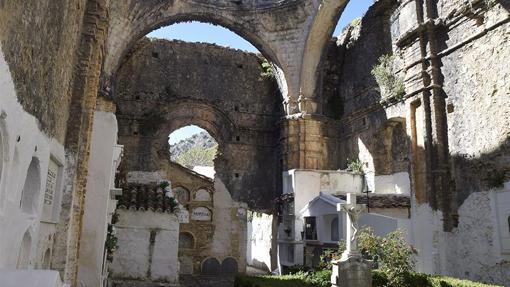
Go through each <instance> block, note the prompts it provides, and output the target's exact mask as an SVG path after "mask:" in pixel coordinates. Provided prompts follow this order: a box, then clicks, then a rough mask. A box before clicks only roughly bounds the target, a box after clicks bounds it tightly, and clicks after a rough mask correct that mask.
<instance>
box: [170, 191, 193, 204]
mask: <svg viewBox="0 0 510 287" xmlns="http://www.w3.org/2000/svg"><path fill="white" fill-rule="evenodd" d="M173 191H174V194H175V198H177V201H179V203H181V204H182V205H185V204H187V203H189V201H190V192H189V190H187V189H186V188H184V187H182V186H178V187H175V188H173Z"/></svg>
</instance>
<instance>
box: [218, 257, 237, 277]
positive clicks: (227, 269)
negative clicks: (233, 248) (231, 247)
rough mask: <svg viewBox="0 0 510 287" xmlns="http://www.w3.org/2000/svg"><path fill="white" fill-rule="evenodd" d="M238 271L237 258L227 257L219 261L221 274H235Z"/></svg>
mask: <svg viewBox="0 0 510 287" xmlns="http://www.w3.org/2000/svg"><path fill="white" fill-rule="evenodd" d="M237 272H239V267H238V265H237V260H235V258H232V257H227V258H225V259H223V262H221V273H222V274H236V273H237Z"/></svg>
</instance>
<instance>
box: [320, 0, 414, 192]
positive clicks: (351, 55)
mask: <svg viewBox="0 0 510 287" xmlns="http://www.w3.org/2000/svg"><path fill="white" fill-rule="evenodd" d="M396 6H397V5H395V2H394V1H379V2H377V3H376V4H374V5H373V6H372V7H371V8H370V10H369V11H368V12H367V14H366V15H365V16H364V17H363V18H362V19H356V20H354V21H353V22H352V23H351V24H350V25H349V26H348V27H346V28H345V29H344V31H343V32H342V34H341V35H340V37H339V38H338V39H336V41H335V42H333V41H332V42H331V43H330V47H329V51H328V58H327V61H326V65H325V72H324V73H325V76H324V90H323V100H324V103H325V106H326V107H327V108H326V109H325V114H326V115H327V116H329V117H332V118H335V119H338V120H340V122H341V127H340V130H339V131H338V133H339V137H340V145H339V151H338V156H339V157H340V160H339V161H340V167H342V168H345V167H346V166H347V161H348V160H354V159H357V158H359V159H360V160H362V161H364V162H365V163H366V166H365V172H366V173H367V174H370V176H372V177H374V176H384V175H392V174H395V173H401V172H407V171H408V169H409V161H408V156H407V153H408V148H409V143H408V140H407V135H406V134H405V130H406V128H405V114H402V113H400V112H388V111H385V109H384V106H383V105H382V104H381V100H382V97H381V92H380V88H379V86H378V85H377V82H376V81H375V78H374V77H373V75H372V74H371V70H372V68H373V67H374V66H375V65H376V64H377V63H378V59H379V58H380V57H381V56H382V55H387V54H392V42H391V41H392V39H391V34H390V24H391V23H390V17H391V12H392V11H393V10H394V9H395V8H396ZM373 180H375V179H372V181H373ZM371 188H372V190H373V188H374V187H371Z"/></svg>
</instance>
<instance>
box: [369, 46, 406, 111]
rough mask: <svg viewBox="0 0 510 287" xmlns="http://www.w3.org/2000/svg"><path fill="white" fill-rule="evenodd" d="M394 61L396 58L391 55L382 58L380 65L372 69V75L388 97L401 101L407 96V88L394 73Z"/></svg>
mask: <svg viewBox="0 0 510 287" xmlns="http://www.w3.org/2000/svg"><path fill="white" fill-rule="evenodd" d="M394 60H395V57H394V56H391V55H383V56H381V57H380V58H379V63H378V64H377V65H375V66H374V67H373V68H372V72H371V73H372V75H373V76H374V77H375V81H376V82H377V84H378V85H379V87H381V92H382V93H383V94H385V95H386V97H388V98H391V99H395V100H397V101H401V100H403V99H404V96H405V86H404V82H403V81H402V80H401V79H399V78H398V77H397V76H396V75H395V72H394V71H393V61H394Z"/></svg>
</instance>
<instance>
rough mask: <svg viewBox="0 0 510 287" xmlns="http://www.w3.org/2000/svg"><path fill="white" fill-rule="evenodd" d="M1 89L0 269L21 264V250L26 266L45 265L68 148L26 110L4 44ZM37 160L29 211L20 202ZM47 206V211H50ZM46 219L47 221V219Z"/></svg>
mask: <svg viewBox="0 0 510 287" xmlns="http://www.w3.org/2000/svg"><path fill="white" fill-rule="evenodd" d="M0 91H1V92H0V138H1V140H0V145H1V146H0V160H1V164H0V166H1V167H0V230H1V232H0V268H16V266H17V265H18V264H17V263H18V257H19V255H20V253H23V254H24V256H26V258H25V259H26V260H22V261H25V262H23V263H24V264H21V265H20V266H21V267H23V268H29V269H32V268H42V267H43V265H44V264H43V263H44V262H42V260H43V258H44V254H46V253H47V251H48V249H49V252H50V254H51V252H52V246H53V244H52V243H53V240H54V233H55V224H56V223H57V220H58V214H59V206H60V198H61V194H62V190H63V181H62V179H63V170H64V163H65V152H64V147H63V146H62V145H61V144H59V143H58V142H57V141H56V140H54V139H52V138H50V137H48V136H47V135H45V134H44V133H43V132H42V131H41V130H40V129H39V127H38V123H37V120H36V119H35V118H34V117H33V116H32V115H30V114H28V113H27V112H25V111H24V110H23V108H22V106H21V105H20V103H19V102H18V99H17V97H16V92H15V88H14V84H13V81H12V78H11V74H10V71H9V68H8V65H7V63H6V62H5V59H4V55H3V53H2V52H1V47H0ZM50 158H51V161H53V162H54V163H56V167H57V170H56V171H57V176H56V178H55V179H54V181H53V182H52V184H54V189H52V191H54V192H55V193H54V194H53V195H52V200H51V201H49V202H51V203H52V205H51V206H50V205H48V204H46V205H48V206H46V207H44V206H45V203H44V196H45V194H44V193H45V190H46V183H47V175H48V166H49V164H50ZM31 162H33V163H34V164H33V166H35V167H36V168H34V169H33V172H34V174H37V175H36V176H31V179H29V180H28V181H27V182H30V183H29V184H28V185H31V186H32V187H38V188H37V190H35V191H34V196H33V197H32V198H31V199H32V200H31V201H32V202H31V204H30V205H31V206H30V208H29V209H30V210H31V211H30V212H29V213H27V212H23V211H22V208H20V202H21V199H22V190H23V187H24V186H25V183H26V177H27V173H28V169H29V166H30V164H31ZM28 185H27V186H28ZM43 207H44V208H43ZM43 210H46V212H45V214H44V216H43ZM55 215H57V216H55ZM41 221H44V223H43V224H41ZM23 238H25V239H27V240H26V241H25V243H26V244H25V247H26V248H24V249H23V251H21V246H22V241H23Z"/></svg>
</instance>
